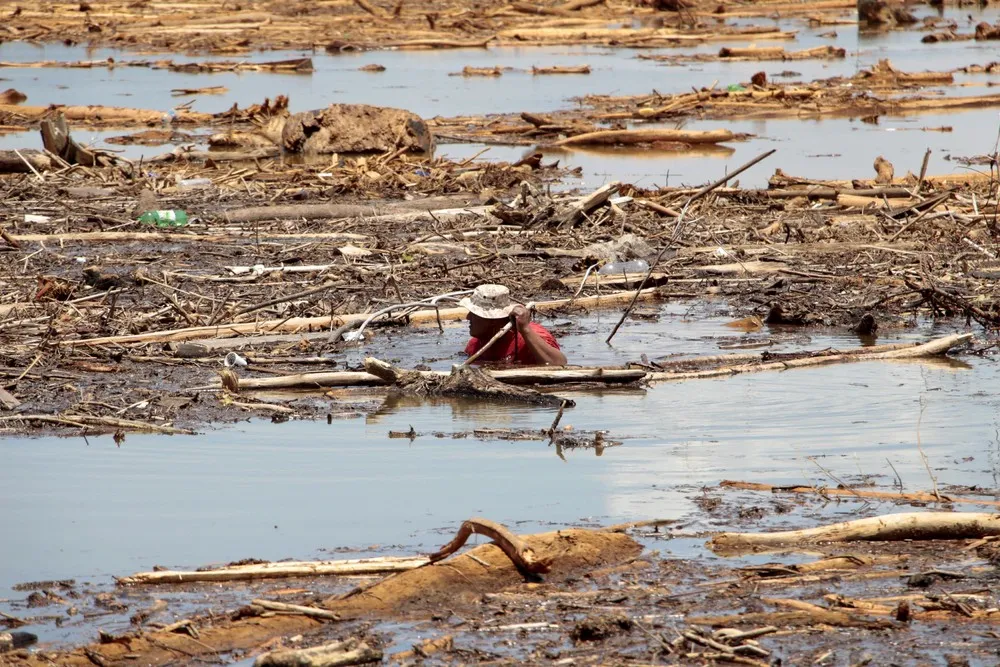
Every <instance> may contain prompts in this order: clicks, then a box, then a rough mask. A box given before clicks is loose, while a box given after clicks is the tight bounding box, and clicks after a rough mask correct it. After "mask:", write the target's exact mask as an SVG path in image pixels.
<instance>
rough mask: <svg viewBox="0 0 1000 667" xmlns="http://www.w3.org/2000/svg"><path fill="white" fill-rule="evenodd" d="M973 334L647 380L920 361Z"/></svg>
mask: <svg viewBox="0 0 1000 667" xmlns="http://www.w3.org/2000/svg"><path fill="white" fill-rule="evenodd" d="M971 339H972V334H955V335H952V336H944V337H942V338H937V339H935V340H932V341H929V342H927V343H924V344H922V345H916V346H913V347H904V348H901V349H897V350H888V351H884V352H873V353H870V354H864V353H860V354H833V355H827V356H816V357H804V358H801V359H789V360H784V361H775V362H768V363H759V364H741V365H737V366H722V367H719V368H710V369H706V370H700V371H690V372H677V371H670V372H663V373H650V374H649V375H648V376H647V378H646V379H647V380H649V381H668V380H694V379H701V378H709V377H720V376H724V375H738V374H741V373H759V372H762V371H783V370H788V369H790V368H804V367H808V366H821V365H823V364H833V363H843V362H847V361H880V360H887V359H916V358H920V357H932V356H937V355H942V354H945V353H947V352H948V351H949V350H951V349H952V348H955V347H958V346H959V345H963V344H965V343H967V342H969V341H970V340H971Z"/></svg>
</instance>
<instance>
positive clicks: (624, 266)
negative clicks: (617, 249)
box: [597, 259, 649, 276]
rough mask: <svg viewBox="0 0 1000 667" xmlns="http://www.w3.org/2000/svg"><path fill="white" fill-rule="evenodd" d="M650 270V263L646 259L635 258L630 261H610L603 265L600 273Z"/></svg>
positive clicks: (605, 274)
mask: <svg viewBox="0 0 1000 667" xmlns="http://www.w3.org/2000/svg"><path fill="white" fill-rule="evenodd" d="M646 271H649V264H648V263H647V262H646V260H644V259H633V260H631V261H628V262H608V263H607V264H605V265H604V266H602V267H601V270H600V271H598V272H597V273H598V275H602V276H612V275H620V274H622V273H645V272H646Z"/></svg>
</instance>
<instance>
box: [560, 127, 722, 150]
mask: <svg viewBox="0 0 1000 667" xmlns="http://www.w3.org/2000/svg"><path fill="white" fill-rule="evenodd" d="M732 139H733V133H732V132H730V131H729V130H706V131H698V130H671V129H647V130H643V129H639V130H599V131H597V132H587V133H586V134H578V135H576V136H573V137H566V138H565V139H561V140H560V141H557V142H555V143H554V144H552V145H553V146H588V145H618V144H621V145H628V146H630V145H634V144H654V143H683V144H718V143H722V142H725V141H732Z"/></svg>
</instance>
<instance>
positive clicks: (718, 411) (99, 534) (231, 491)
mask: <svg viewBox="0 0 1000 667" xmlns="http://www.w3.org/2000/svg"><path fill="white" fill-rule="evenodd" d="M644 310H648V312H650V314H653V313H656V314H658V320H656V321H642V322H630V323H629V324H627V325H626V326H625V327H624V328H623V329H622V331H621V332H620V334H619V335H618V337H617V338H616V339H615V344H614V347H613V348H609V347H607V346H606V345H605V344H604V342H603V339H604V337H605V335H606V333H607V332H608V331H609V330H610V328H611V326H612V325H613V324H614V321H615V319H616V317H615V314H614V313H611V312H606V313H602V314H595V315H591V316H588V317H585V318H582V319H579V320H574V321H570V320H568V319H564V318H556V319H549V320H545V324H546V325H548V326H550V327H551V329H552V330H553V331H554V332H555V333H556V334H557V336H558V337H559V338H560V340H561V341H562V343H563V344H564V347H565V349H566V351H567V354H568V355H569V357H570V359H571V361H575V362H581V361H586V362H588V363H599V364H612V363H621V362H624V361H626V360H630V359H632V360H635V359H637V358H638V357H639V355H640V354H642V353H646V354H648V355H649V356H650V357H652V358H656V357H660V356H663V355H674V354H706V353H719V351H720V350H719V345H720V343H729V342H732V341H733V339H734V338H735V339H739V338H740V337H741V336H742V334H740V333H739V332H734V330H733V329H731V328H728V327H726V326H724V325H725V323H726V322H727V321H729V319H728V317H727V316H726V314H725V309H724V308H723V307H722V306H720V305H718V304H711V305H708V306H705V305H699V306H692V305H689V304H681V303H676V304H668V305H665V306H663V307H662V308H661V309H659V310H658V311H657V310H656V309H653V308H650V309H644ZM952 330H953V329H936V328H934V327H932V326H929V325H922V326H919V327H918V328H916V329H913V330H908V331H902V332H887V333H886V334H885V335H884V336H882V337H881V338H880V339H879V340H878V342H879V343H886V342H893V341H912V340H920V339H924V338H926V337H929V336H932V335H939V334H942V333H945V332H950V331H952ZM465 337H466V332H465V331H464V329H463V328H461V327H450V328H447V329H446V330H445V332H444V333H443V334H441V333H438V332H437V331H436V330H433V329H417V330H412V329H411V330H398V331H393V332H391V334H389V335H387V334H381V335H380V337H379V338H376V339H375V340H373V341H372V342H371V343H369V345H368V347H367V348H366V350H364V351H362V350H357V351H355V352H353V353H352V354H351V355H349V356H348V357H346V358H345V361H350V362H352V363H354V362H355V361H357V360H358V359H360V358H361V356H362V355H363V354H364V353H365V352H367V353H372V354H375V355H376V356H380V357H382V358H387V359H392V360H397V361H398V362H399V363H400V364H401V365H404V366H413V365H415V364H417V363H427V364H428V365H430V366H432V367H436V368H447V367H448V366H449V365H450V364H451V363H453V362H455V361H457V360H458V359H459V358H460V357H459V353H458V352H459V350H460V349H461V346H462V344H463V343H464V340H465ZM751 337H752V338H753V339H754V340H762V339H769V340H773V341H774V343H775V344H774V345H773V347H771V348H768V349H773V350H774V351H790V350H796V349H803V348H823V347H827V346H838V347H854V346H857V345H859V344H860V341H859V340H858V339H857V337H854V336H851V335H845V334H843V333H838V332H834V331H824V330H811V331H803V330H783V331H777V330H775V331H771V330H768V329H765V330H763V331H761V332H759V333H755V334H752V336H751ZM996 381H997V370H996V364H995V362H994V361H992V360H989V359H982V358H976V357H968V356H966V357H962V358H961V360H959V361H953V362H947V361H945V362H935V363H914V362H909V363H899V362H897V363H860V364H849V365H841V366H829V367H821V368H814V369H801V370H795V371H789V372H786V373H766V374H759V375H751V376H743V377H733V378H727V379H716V380H701V381H696V382H687V383H682V384H672V383H666V384H660V385H657V386H655V387H651V388H649V389H646V390H608V391H603V392H565V394H566V395H567V396H570V397H572V398H573V399H574V400H576V401H577V406H576V407H575V408H573V409H571V410H568V411H567V413H566V415H565V417H564V418H563V424H569V425H572V426H573V427H574V429H575V430H596V429H603V430H607V431H608V432H609V438H611V439H615V440H621V441H622V442H623V444H622V445H621V446H619V447H613V448H609V449H606V450H605V451H604V452H603V454H602V455H601V456H596V455H595V452H594V450H592V449H579V450H568V451H565V452H564V453H563V454H564V456H565V460H562V459H561V458H559V457H558V456H557V453H556V451H555V450H554V448H552V447H549V446H547V444H546V443H545V442H539V441H510V440H502V439H501V440H479V439H476V438H474V437H471V436H470V437H462V438H454V437H451V434H455V433H464V432H468V431H471V430H473V429H477V428H543V427H547V426H548V425H549V424H550V423H551V421H552V418H553V416H554V415H553V411H551V410H544V409H541V410H540V409H531V408H524V407H518V406H509V405H495V404H489V403H479V402H469V401H457V402H456V401H440V402H426V401H415V400H402V401H388V402H387V403H386V405H385V406H384V407H383V409H381V410H379V411H378V412H377V413H376V414H374V415H369V416H366V417H362V416H359V417H356V418H345V419H336V420H334V421H333V423H332V424H329V425H328V424H327V423H325V422H291V423H286V424H281V425H275V424H271V423H268V422H264V421H260V420H253V421H247V422H245V423H242V424H239V425H237V426H234V427H228V428H215V429H213V428H206V429H204V430H203V433H202V434H200V435H198V436H193V437H162V436H141V435H129V436H128V437H127V439H126V441H125V443H124V444H123V445H122V446H120V447H117V446H115V444H114V442H113V441H112V439H111V438H110V437H109V436H100V437H90V438H88V440H87V441H85V440H84V439H83V438H79V437H66V438H52V437H49V438H12V437H8V438H5V439H4V442H3V456H4V464H3V466H0V508H2V509H3V511H2V512H0V535H3V536H4V539H3V540H0V601H3V602H0V610H3V611H6V612H8V613H14V614H16V615H19V616H32V615H43V614H54V615H57V616H59V615H65V613H66V609H65V608H64V607H61V606H54V607H47V608H41V609H26V608H25V607H24V604H23V601H24V600H25V598H26V596H27V595H28V591H16V590H13V588H12V586H13V585H14V584H16V583H18V582H25V581H37V580H45V579H75V580H76V581H77V583H78V588H87V587H89V588H91V589H93V590H102V589H108V588H110V587H111V586H112V585H113V579H112V577H113V576H114V575H124V574H130V573H132V572H133V571H140V570H149V569H151V568H152V567H153V566H155V565H164V566H169V567H177V568H193V567H198V566H202V565H207V564H212V563H216V564H218V563H224V562H231V561H234V560H238V559H242V558H247V557H254V558H264V559H269V560H276V559H282V558H295V559H310V558H324V557H326V558H335V557H358V556H359V555H362V556H363V555H373V554H408V553H414V552H428V551H431V550H434V549H436V548H437V547H439V546H440V545H441V544H443V543H445V542H447V541H448V540H449V539H450V537H451V534H452V533H453V531H454V530H455V529H456V527H457V526H458V525H459V524H460V523H461V521H462V520H464V519H466V518H468V517H470V516H474V515H480V516H485V517H489V518H490V519H493V520H496V521H501V522H504V523H506V524H507V525H509V526H511V527H512V528H513V529H514V530H516V531H519V532H536V531H541V530H550V529H552V527H561V526H566V525H571V524H576V525H597V524H605V525H606V524H610V523H615V522H622V521H630V520H641V519H649V518H675V519H684V520H685V521H684V525H683V529H684V531H686V532H688V533H690V532H701V531H706V530H718V529H720V528H721V526H720V525H718V523H717V519H712V520H711V521H712V522H711V523H709V522H708V521H709V519H708V518H707V517H706V516H705V515H703V514H699V513H698V512H697V511H696V506H695V504H694V501H695V500H696V499H697V498H698V497H699V496H700V495H701V493H702V492H701V489H702V487H704V486H709V485H714V484H717V483H718V482H719V481H720V480H722V479H741V480H749V481H756V482H770V483H777V484H782V483H800V482H807V483H816V484H834V482H833V481H831V479H830V478H829V477H827V476H826V474H825V473H824V472H822V471H821V470H820V469H819V468H818V467H817V465H816V464H814V463H813V462H812V461H811V460H810V459H809V457H812V456H815V457H818V458H817V459H816V460H817V461H819V462H820V463H821V465H822V466H823V467H824V468H826V469H827V470H829V471H830V472H831V473H832V474H833V475H836V477H837V478H839V479H846V480H849V481H850V482H851V483H857V482H858V481H859V480H860V479H861V478H862V477H864V478H866V479H867V480H868V481H871V482H874V483H877V484H879V485H883V486H885V487H891V486H892V484H893V479H894V474H893V471H892V469H891V468H890V466H889V463H888V462H889V461H891V462H892V465H893V466H895V468H896V470H897V471H898V472H899V475H900V476H901V478H902V481H903V483H904V485H905V488H906V489H907V490H918V489H927V488H929V487H930V486H931V482H930V480H929V477H928V473H927V471H926V469H925V467H924V464H923V462H922V460H921V458H920V454H919V451H918V448H917V446H916V442H917V423H918V418H919V417H920V414H921V410H923V416H922V419H921V424H920V433H919V435H920V442H921V443H922V446H923V449H924V451H925V453H926V454H927V456H928V459H929V462H930V465H931V467H932V470H933V471H934V474H935V475H936V477H937V479H938V483H939V484H940V485H942V486H944V485H947V484H963V485H979V486H982V487H986V488H996V487H997V486H998V480H997V475H998V474H1000V436H998V432H1000V419H998V417H997V399H996V397H995V394H994V392H993V391H992V389H991V387H993V386H995V384H996ZM411 426H412V427H413V429H414V430H415V431H417V433H418V434H419V435H418V437H416V438H415V439H414V440H412V441H410V440H408V439H390V438H389V437H388V432H389V431H390V430H392V431H407V430H409V428H410V427H411ZM436 433H443V434H445V435H444V437H438V436H437V435H436ZM751 500H753V499H751ZM759 502H761V503H766V502H767V498H760V499H759ZM878 509H881V510H882V511H886V512H888V511H893V507H892V505H889V504H887V505H885V506H884V507H881V508H878ZM857 511H858V507H857V503H852V502H846V501H845V502H844V503H841V504H838V505H832V506H830V507H829V508H828V509H827V510H826V511H824V512H823V513H822V515H823V518H827V519H829V520H841V519H844V518H852V517H855V516H857V514H856V513H857ZM772 520H773V521H777V522H779V523H780V522H781V521H787V520H788V519H787V518H785V517H782V518H774V519H772ZM766 523H767V522H766V521H765V524H766ZM702 542H703V540H701V539H678V540H673V541H669V540H668V541H659V542H657V543H656V544H655V545H654V546H655V547H656V548H658V549H660V550H661V551H662V552H663V553H664V554H667V555H681V556H690V555H699V557H706V554H705V552H704V550H703V549H702V547H701V544H702ZM343 548H349V549H354V550H359V551H361V552H362V553H361V554H357V553H349V554H344V555H339V554H338V553H336V550H339V549H343ZM206 594H207V595H208V597H206ZM136 595H137V596H138V599H142V598H143V597H144V596H147V597H148V598H149V600H152V599H153V598H157V597H164V596H173V597H170V599H171V600H173V599H174V598H177V599H183V598H184V596H183V595H179V594H178V595H174V594H172V593H170V592H169V591H168V590H161V591H155V592H154V591H141V590H140V591H137V592H136ZM218 595H219V593H218V592H216V593H208V592H207V591H204V592H202V593H197V592H196V593H195V594H193V598H192V600H193V601H199V600H200V601H201V602H202V603H204V602H205V601H206V600H213V601H215V603H216V604H224V603H226V602H230V601H231V602H232V603H233V604H236V602H237V601H238V599H239V597H240V595H241V593H239V592H237V593H234V594H233V596H232V597H229V598H227V597H221V598H218V600H216V598H214V597H212V596H218ZM250 595H252V594H250ZM230 606H232V605H230ZM183 609H184V608H183V607H176V608H175V607H174V606H172V607H171V612H172V613H183ZM134 611H135V609H132V610H131V611H129V612H128V613H133V612H134ZM65 621H66V622H65V624H64V625H63V626H62V627H56V626H54V625H52V624H51V623H50V624H45V625H38V626H32V627H29V628H26V629H28V630H30V631H32V632H36V633H37V634H40V635H41V637H42V638H43V641H44V642H46V643H51V644H53V645H59V644H65V643H67V642H73V641H79V640H81V639H88V638H91V637H93V636H94V632H95V627H104V628H107V629H110V630H122V629H125V628H127V626H128V620H127V614H126V615H125V616H108V617H95V618H89V619H81V618H80V617H79V616H77V617H74V618H69V617H67V618H66V619H65Z"/></svg>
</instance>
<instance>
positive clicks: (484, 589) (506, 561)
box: [323, 529, 642, 619]
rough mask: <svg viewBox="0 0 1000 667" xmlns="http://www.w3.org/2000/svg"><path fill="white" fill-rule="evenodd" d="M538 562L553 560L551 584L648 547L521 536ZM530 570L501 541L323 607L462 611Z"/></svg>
mask: <svg viewBox="0 0 1000 667" xmlns="http://www.w3.org/2000/svg"><path fill="white" fill-rule="evenodd" d="M518 539H519V541H520V543H521V546H522V548H523V549H530V550H531V552H532V554H533V557H534V559H535V560H536V561H537V562H546V563H549V571H548V572H547V573H546V575H545V576H546V580H547V581H549V582H550V583H555V582H558V581H562V580H565V579H566V578H567V577H571V576H574V575H575V576H579V574H581V573H582V572H590V571H593V570H595V569H598V568H601V567H606V566H609V565H612V564H615V563H621V562H624V561H626V560H628V559H629V558H634V557H635V556H637V555H638V554H639V553H640V552H641V551H642V547H641V546H640V545H639V544H638V543H637V542H635V541H634V540H633V539H632V538H630V537H628V536H627V535H625V534H624V533H616V532H607V531H591V530H582V529H567V530H560V531H557V532H550V533H542V534H538V535H524V536H518ZM524 578H525V577H524V573H523V572H522V571H520V570H518V568H517V567H516V566H515V565H514V563H513V562H512V561H511V560H510V558H509V556H508V555H507V554H506V553H504V551H503V550H502V549H501V548H500V547H499V546H497V545H495V544H482V545H480V546H477V547H475V548H474V549H471V550H470V551H467V552H465V553H463V554H460V555H458V556H454V557H451V558H448V559H447V560H444V561H441V562H438V563H433V564H431V565H428V566H427V567H422V568H419V569H416V570H410V571H408V572H402V573H400V574H398V575H396V576H393V577H388V578H386V579H383V580H382V581H380V582H378V583H377V584H375V585H374V586H372V587H370V588H366V589H364V590H358V591H356V592H354V593H353V594H349V595H346V596H341V597H334V598H329V599H327V600H326V601H324V603H323V606H324V607H325V608H326V609H329V610H330V611H332V612H335V613H337V614H340V615H341V616H342V617H344V618H345V619H349V618H354V617H358V616H365V615H369V614H374V615H392V616H393V617H396V618H398V617H400V616H402V617H404V618H405V617H407V616H416V617H420V616H424V615H426V614H427V613H428V610H430V609H439V608H448V609H452V610H457V609H462V608H466V607H470V606H476V605H478V604H480V602H481V600H482V596H483V594H485V593H492V592H496V591H500V590H503V589H505V588H507V587H509V586H512V585H515V584H517V583H521V582H523V581H524Z"/></svg>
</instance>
